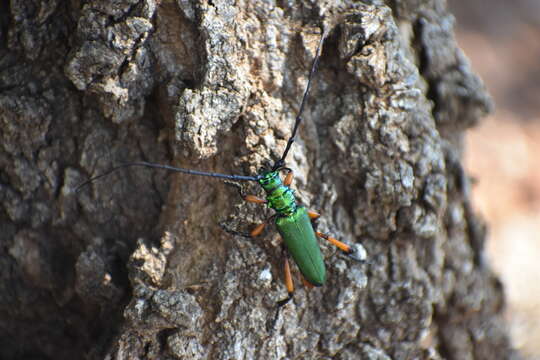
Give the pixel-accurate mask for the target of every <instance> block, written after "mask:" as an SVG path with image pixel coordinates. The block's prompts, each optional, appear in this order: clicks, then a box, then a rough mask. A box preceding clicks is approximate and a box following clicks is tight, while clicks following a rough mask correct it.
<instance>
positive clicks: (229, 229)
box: [219, 221, 253, 239]
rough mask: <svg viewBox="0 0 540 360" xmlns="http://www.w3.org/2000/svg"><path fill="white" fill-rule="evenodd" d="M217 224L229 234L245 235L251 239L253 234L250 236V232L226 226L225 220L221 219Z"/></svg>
mask: <svg viewBox="0 0 540 360" xmlns="http://www.w3.org/2000/svg"><path fill="white" fill-rule="evenodd" d="M219 226H220V227H221V228H222V229H223V230H224V231H225V232H228V233H229V234H232V235H237V236H242V237H245V238H249V239H251V238H252V237H253V236H251V233H247V232H242V231H237V230H233V229H231V228H229V227H228V226H227V224H225V221H222V222H220V223H219Z"/></svg>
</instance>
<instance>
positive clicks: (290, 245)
mask: <svg viewBox="0 0 540 360" xmlns="http://www.w3.org/2000/svg"><path fill="white" fill-rule="evenodd" d="M259 183H260V184H261V186H262V187H263V188H264V190H265V191H266V200H267V201H268V207H270V208H272V209H274V210H275V211H276V212H277V217H276V227H277V229H278V231H279V233H280V234H281V236H282V237H283V241H284V242H285V245H286V246H287V250H288V251H289V253H290V254H291V256H292V258H293V260H294V262H295V263H296V264H297V265H298V268H299V269H300V272H301V273H302V275H304V278H305V279H306V280H307V281H309V282H310V283H311V284H313V285H315V286H321V285H323V284H324V282H325V281H326V269H325V267H324V261H323V258H322V254H321V250H320V249H319V244H318V242H317V238H316V236H315V232H314V231H313V225H312V224H311V219H310V218H309V216H308V213H307V210H306V208H304V207H303V206H298V205H297V204H296V199H295V198H294V191H293V190H292V189H291V188H289V187H288V186H285V185H283V183H282V181H281V179H280V177H279V173H278V172H277V171H271V172H268V173H266V174H264V176H263V177H262V178H261V179H260V180H259Z"/></svg>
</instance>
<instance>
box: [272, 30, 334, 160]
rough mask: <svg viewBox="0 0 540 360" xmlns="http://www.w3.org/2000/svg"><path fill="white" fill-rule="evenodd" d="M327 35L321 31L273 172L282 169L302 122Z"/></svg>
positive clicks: (326, 32) (326, 31) (324, 31)
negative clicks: (289, 131)
mask: <svg viewBox="0 0 540 360" xmlns="http://www.w3.org/2000/svg"><path fill="white" fill-rule="evenodd" d="M327 35H328V30H323V33H322V35H321V40H320V41H319V45H318V46H317V51H316V52H315V58H314V59H313V63H312V64H311V71H310V72H309V77H308V83H307V85H306V90H305V91H304V96H303V97H302V102H301V103H300V109H299V110H298V114H297V115H296V119H295V121H294V128H293V131H292V134H291V137H290V138H289V140H288V141H287V147H285V151H284V152H283V155H282V156H281V159H279V160H278V161H277V162H276V163H275V164H274V167H273V168H272V169H273V170H274V171H275V170H277V169H279V168H281V167H283V166H284V165H285V158H286V157H287V154H288V153H289V150H290V149H291V145H292V144H293V142H294V140H295V137H296V131H297V130H298V127H299V126H300V122H301V121H302V112H303V111H304V105H305V104H306V99H307V97H308V93H309V89H310V87H311V81H312V80H313V75H314V74H315V71H316V70H317V64H318V63H319V57H320V56H321V50H322V46H323V43H324V39H325V38H326V36H327Z"/></svg>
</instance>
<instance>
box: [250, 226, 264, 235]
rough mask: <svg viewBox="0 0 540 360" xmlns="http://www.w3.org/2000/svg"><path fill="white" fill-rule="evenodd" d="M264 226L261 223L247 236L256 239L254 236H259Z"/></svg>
mask: <svg viewBox="0 0 540 360" xmlns="http://www.w3.org/2000/svg"><path fill="white" fill-rule="evenodd" d="M265 226H266V223H262V224H259V225H257V226H256V227H255V228H254V229H253V230H251V232H250V233H249V235H251V237H256V236H259V235H261V233H262V232H263V230H264V227H265Z"/></svg>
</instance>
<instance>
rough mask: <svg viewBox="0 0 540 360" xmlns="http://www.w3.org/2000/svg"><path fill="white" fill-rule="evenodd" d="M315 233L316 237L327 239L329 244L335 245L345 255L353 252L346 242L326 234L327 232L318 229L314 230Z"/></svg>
mask: <svg viewBox="0 0 540 360" xmlns="http://www.w3.org/2000/svg"><path fill="white" fill-rule="evenodd" d="M315 233H316V234H317V236H318V237H320V238H321V239H324V240H326V241H328V242H329V243H330V244H332V245H334V246H336V247H337V248H338V249H339V250H341V251H343V252H344V253H345V254H347V255H351V254H352V253H354V250H353V249H352V248H351V247H350V246H349V245H347V244H345V243H343V242H341V241H339V240H337V239H335V238H333V237H331V236H329V235H327V234H323V233H322V232H320V231H316V232H315Z"/></svg>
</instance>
